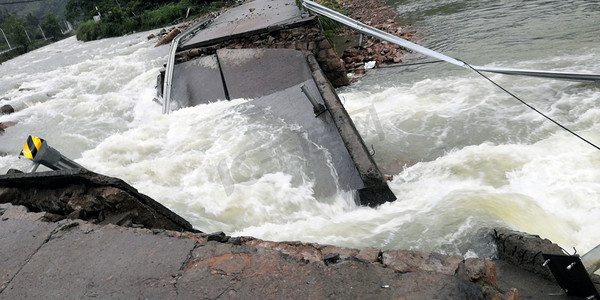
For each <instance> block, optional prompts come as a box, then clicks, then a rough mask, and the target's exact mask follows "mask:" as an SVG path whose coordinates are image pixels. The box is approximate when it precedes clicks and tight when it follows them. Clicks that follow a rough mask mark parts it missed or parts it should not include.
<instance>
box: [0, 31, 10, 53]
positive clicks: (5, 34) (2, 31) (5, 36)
mask: <svg viewBox="0 0 600 300" xmlns="http://www.w3.org/2000/svg"><path fill="white" fill-rule="evenodd" d="M0 31H2V35H3V36H4V39H5V40H6V43H7V44H8V49H9V50H10V49H12V47H11V46H10V43H9V42H8V39H7V38H6V34H4V30H2V28H0Z"/></svg>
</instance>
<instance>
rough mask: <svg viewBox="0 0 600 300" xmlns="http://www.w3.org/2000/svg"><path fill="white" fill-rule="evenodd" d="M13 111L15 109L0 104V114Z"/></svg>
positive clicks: (7, 113)
mask: <svg viewBox="0 0 600 300" xmlns="http://www.w3.org/2000/svg"><path fill="white" fill-rule="evenodd" d="M14 112H15V109H14V108H13V107H12V106H10V105H8V104H6V105H2V107H0V115H9V114H12V113H14Z"/></svg>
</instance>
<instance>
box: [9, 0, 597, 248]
mask: <svg viewBox="0 0 600 300" xmlns="http://www.w3.org/2000/svg"><path fill="white" fill-rule="evenodd" d="M388 3H389V4H390V5H391V6H392V7H394V8H395V9H396V10H397V11H398V13H399V15H400V16H401V17H402V18H404V20H405V21H406V22H407V23H408V24H410V25H412V26H413V28H415V29H416V30H417V31H418V32H419V33H420V35H421V38H420V39H419V40H418V43H420V44H422V45H424V46H426V47H430V48H432V49H434V50H436V51H440V52H442V53H444V54H447V55H449V56H452V57H455V58H459V59H462V60H464V61H466V62H468V63H471V64H475V65H486V66H502V67H514V68H531V69H543V70H557V71H581V72H589V73H600V56H599V55H598V53H600V43H599V40H598V32H600V22H598V20H599V19H600V5H599V4H597V3H595V1H586V0H572V1H564V0H560V1H558V0H555V1H548V0H532V1H526V2H521V1H475V0H468V1H467V0H440V1H417V0H403V1H391V0H390V1H388ZM148 34H149V33H148V32H146V33H139V34H134V35H130V36H125V37H119V38H113V39H106V40H101V41H95V42H88V43H81V42H78V41H76V40H75V39H74V38H70V39H67V40H63V41H60V42H58V43H55V44H52V45H49V46H47V47H44V48H41V49H38V50H36V51H34V52H31V53H28V54H26V55H23V56H20V57H18V58H15V59H13V60H10V61H8V62H5V63H3V64H2V65H0V105H4V104H10V105H12V106H14V107H15V108H16V109H17V112H16V113H14V114H12V115H8V116H0V122H5V121H17V122H18V124H17V125H16V126H14V127H11V128H9V129H7V131H6V132H5V134H4V135H3V136H0V173H5V172H6V171H7V170H8V169H9V168H19V169H26V168H27V167H28V165H29V162H28V161H26V160H25V159H18V157H17V156H18V153H19V151H20V150H21V148H22V146H23V144H24V143H25V140H26V138H27V136H28V135H35V136H38V137H41V138H44V139H46V140H47V141H48V142H49V144H50V145H51V146H52V147H54V148H56V149H58V150H60V151H61V152H62V153H63V154H65V155H66V156H68V157H70V158H72V159H74V160H76V161H77V162H78V163H80V164H82V165H84V166H86V167H87V168H89V169H91V170H93V171H95V172H98V173H102V174H106V175H110V176H116V177H119V178H122V179H123V180H125V181H126V182H128V183H129V184H131V185H133V186H134V187H136V188H137V189H139V190H140V191H141V192H143V193H145V194H147V195H149V196H151V197H153V198H154V199H156V200H158V201H159V202H161V203H163V204H164V205H165V206H167V207H169V208H170V209H172V210H173V211H175V212H177V213H178V214H180V215H181V216H183V217H184V218H186V219H187V220H189V221H190V222H191V223H192V224H193V225H194V226H195V227H196V228H197V229H200V230H202V231H205V232H215V231H224V232H226V233H228V234H231V235H236V236H239V235H251V236H255V237H258V238H262V239H268V240H301V241H304V242H319V243H325V244H334V245H339V246H348V247H358V248H363V247H379V248H383V249H390V248H395V249H420V250H428V251H438V252H442V253H448V254H460V255H465V256H479V257H493V256H494V247H493V245H492V242H491V240H490V238H489V236H488V235H487V232H488V231H487V229H488V228H491V227H494V226H506V227H510V228H513V229H516V230H521V231H527V232H530V233H534V234H538V235H540V236H542V237H545V238H549V239H551V240H552V241H555V242H557V243H559V244H560V245H561V246H562V247H564V248H565V249H569V250H570V249H572V247H576V248H577V250H578V251H579V252H580V253H582V252H585V251H588V250H590V249H591V248H592V247H594V246H595V245H597V244H598V243H600V231H599V230H597V222H598V219H599V217H600V181H599V178H600V151H598V150H596V149H595V148H593V147H591V146H590V145H588V144H586V143H584V142H582V141H580V140H578V139H577V138H575V137H574V136H572V135H570V134H568V133H567V132H565V131H564V130H562V129H560V128H559V127H557V126H556V125H554V124H552V123H551V122H549V121H547V120H545V119H543V118H542V117H541V116H539V115H538V114H536V113H535V112H533V111H531V110H530V109H528V108H527V107H525V106H524V105H522V104H520V103H519V102H517V101H516V100H514V99H513V98H511V97H510V96H508V95H506V94H505V93H504V92H502V91H500V90H499V89H497V88H495V87H494V86H492V85H491V84H490V83H489V82H487V81H485V80H484V79H482V78H481V77H478V75H477V74H475V73H473V72H470V71H468V70H466V69H462V68H459V67H456V66H453V65H448V64H434V65H420V66H412V67H402V68H390V69H379V70H373V71H371V72H369V73H368V75H367V76H366V77H364V78H363V79H362V80H361V81H360V82H358V83H355V84H353V85H352V86H351V87H347V88H343V89H340V90H339V94H340V96H341V97H342V99H343V101H344V102H345V105H346V108H347V110H348V111H349V112H350V114H351V115H352V117H353V119H354V121H355V123H356V125H357V127H358V129H359V131H360V132H361V133H362V134H363V138H364V139H365V141H366V143H367V144H368V145H369V146H370V145H373V149H374V150H375V156H374V157H375V160H376V161H377V163H378V164H379V165H380V167H381V168H382V170H383V171H384V172H385V173H386V174H390V175H394V180H393V181H392V182H390V187H391V188H392V190H393V191H394V193H395V194H396V196H397V197H398V200H397V201H395V202H393V203H387V204H384V205H382V206H380V207H378V208H365V207H357V206H356V205H355V204H354V203H353V201H352V195H351V194H350V193H345V192H341V191H336V190H337V189H336V187H335V184H333V183H334V182H335V176H336V174H335V172H330V173H331V174H328V175H327V176H316V175H315V174H314V173H313V172H312V170H313V169H317V168H318V169H323V168H322V164H323V161H324V160H327V157H328V155H330V154H328V153H321V154H320V155H316V156H318V157H308V158H306V157H305V156H304V154H305V153H304V152H306V151H303V150H302V149H305V147H299V146H298V145H299V144H302V141H303V138H304V135H303V134H302V131H301V129H300V128H298V127H297V126H294V124H284V123H282V122H281V121H280V120H277V119H274V118H270V117H269V115H268V114H245V113H244V111H245V110H246V109H247V107H248V106H249V105H251V103H249V102H248V101H247V100H244V99H239V100H234V101H231V102H218V103H213V104H209V105H202V106H198V107H193V108H186V109H182V110H179V111H176V112H174V113H172V114H170V115H168V116H167V115H162V114H161V107H160V105H158V104H156V103H154V102H152V98H153V97H154V94H155V84H156V83H155V80H156V75H157V74H158V71H159V69H160V68H161V66H162V65H163V64H164V63H165V62H166V55H167V52H168V47H167V46H164V47H159V48H154V47H153V44H154V43H155V41H148V40H147V39H146V36H147V35H148ZM427 60H428V58H425V57H423V56H421V55H416V54H415V55H409V56H408V57H407V58H406V59H405V61H406V62H422V61H427ZM490 77H491V78H492V79H493V80H495V81H497V82H498V83H499V84H501V85H503V86H504V87H506V88H507V89H509V90H510V91H512V92H513V93H514V94H516V95H518V96H519V97H521V98H522V99H523V100H525V101H527V102H528V103H530V104H531V105H533V106H535V107H536V108H538V109H539V110H540V111H542V112H544V113H546V114H547V115H549V116H550V117H552V118H554V119H555V120H557V121H558V122H561V123H562V124H564V125H565V126H567V127H569V128H571V129H572V130H574V131H575V132H577V133H578V134H580V135H581V136H583V137H585V138H587V139H589V140H590V141H591V142H594V143H596V144H600V108H598V106H599V104H600V86H598V85H590V84H581V83H572V82H563V81H554V80H543V79H533V78H523V77H510V76H505V75H490ZM311 153H315V152H314V151H311ZM325 169H327V168H325ZM317 177H318V180H317ZM323 187H328V189H330V190H329V191H328V192H323V191H322V190H323ZM332 190H333V192H332Z"/></svg>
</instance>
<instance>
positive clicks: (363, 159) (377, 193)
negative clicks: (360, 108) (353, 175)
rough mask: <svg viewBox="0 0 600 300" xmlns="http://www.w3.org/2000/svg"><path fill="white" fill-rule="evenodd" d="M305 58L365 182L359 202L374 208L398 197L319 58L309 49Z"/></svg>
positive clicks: (359, 193)
mask: <svg viewBox="0 0 600 300" xmlns="http://www.w3.org/2000/svg"><path fill="white" fill-rule="evenodd" d="M306 57H307V61H308V64H309V66H310V68H311V70H312V72H313V79H314V80H315V83H316V84H317V88H318V89H319V92H320V93H321V96H322V97H323V101H324V102H325V106H326V107H327V110H328V111H329V114H331V117H332V118H333V120H334V122H335V126H336V127H337V129H338V132H339V133H340V136H341V138H342V140H343V141H344V144H345V146H346V149H347V150H348V153H349V154H350V157H352V160H353V161H354V165H355V166H356V169H357V170H358V173H359V174H360V177H361V179H362V181H363V183H364V184H365V187H364V188H363V189H360V190H359V191H358V197H359V199H360V203H361V204H366V205H368V206H371V207H374V206H378V205H381V204H383V203H386V202H391V201H394V200H396V196H395V195H394V193H393V192H392V191H391V190H390V188H389V186H388V185H387V182H386V180H385V177H384V175H383V174H382V173H381V171H380V170H379V168H378V167H377V164H376V163H375V161H374V160H373V157H372V156H371V154H370V153H369V150H368V149H367V147H366V145H365V142H364V141H363V139H362V137H361V136H360V134H359V133H358V130H357V129H356V126H355V125H354V122H352V119H351V118H350V115H349V114H348V112H347V111H346V109H345V108H344V105H343V104H342V102H341V101H340V98H339V97H338V95H337V93H336V92H335V89H334V88H333V86H332V85H331V82H329V80H327V77H325V74H324V73H323V71H322V70H321V68H320V66H319V63H318V62H317V60H316V58H315V57H314V55H313V54H312V53H310V52H306Z"/></svg>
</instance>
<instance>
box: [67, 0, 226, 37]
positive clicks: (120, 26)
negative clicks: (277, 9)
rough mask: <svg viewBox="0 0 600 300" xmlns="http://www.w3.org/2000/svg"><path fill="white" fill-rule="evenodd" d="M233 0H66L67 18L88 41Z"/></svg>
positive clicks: (180, 17) (167, 21)
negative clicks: (76, 23) (75, 23)
mask: <svg viewBox="0 0 600 300" xmlns="http://www.w3.org/2000/svg"><path fill="white" fill-rule="evenodd" d="M233 4H234V1H232V0H230V1H211V0H178V1H157V0H153V1H140V0H120V1H119V0H103V1H90V0H69V2H68V3H67V7H66V9H67V18H68V19H70V20H73V21H76V22H80V23H79V26H78V27H77V39H78V40H82V41H91V40H96V39H101V38H107V37H114V36H120V35H124V34H128V33H132V32H136V31H143V30H149V29H152V28H157V27H161V26H166V25H169V24H174V23H177V22H182V21H184V20H186V19H189V18H193V17H196V16H199V15H203V14H206V13H209V12H212V11H216V10H219V9H221V8H222V7H224V6H230V5H233Z"/></svg>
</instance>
